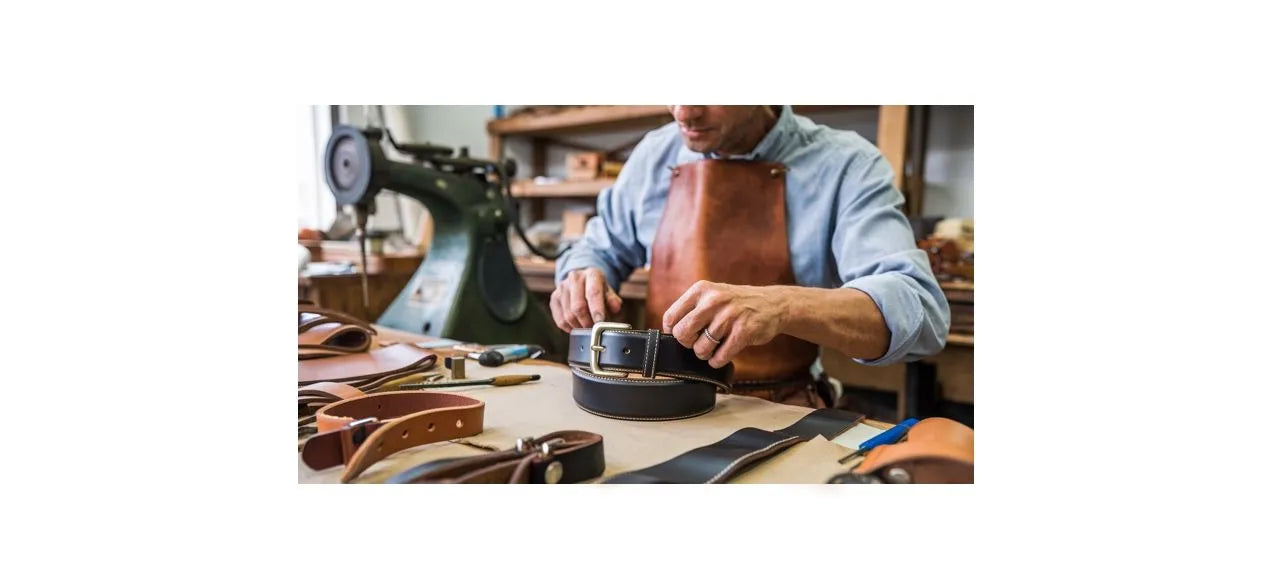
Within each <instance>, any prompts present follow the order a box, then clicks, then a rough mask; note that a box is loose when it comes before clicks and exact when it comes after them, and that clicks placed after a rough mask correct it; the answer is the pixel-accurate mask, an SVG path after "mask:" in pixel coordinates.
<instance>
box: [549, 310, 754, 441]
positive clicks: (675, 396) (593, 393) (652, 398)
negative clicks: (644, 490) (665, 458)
mask: <svg viewBox="0 0 1280 580" xmlns="http://www.w3.org/2000/svg"><path fill="white" fill-rule="evenodd" d="M569 366H571V367H572V370H573V400H574V402H576V403H577V404H578V406H579V407H581V408H582V409H583V410H584V411H587V412H588V413H592V414H595V415H600V416H603V417H609V418H612V419H626V420H631V421H666V420H671V419H685V418H688V417H696V416H698V415H702V414H704V413H707V412H708V411H711V410H712V409H714V408H715V406H716V390H717V389H725V390H727V389H728V388H729V377H730V376H731V375H732V374H733V364H732V363H731V364H728V365H725V366H724V367H722V368H719V369H715V368H711V365H710V364H709V363H707V361H704V360H702V359H700V358H698V355H697V354H695V353H694V352H693V350H691V349H688V348H685V347H684V346H683V345H681V344H680V342H679V341H677V340H676V338H675V337H674V336H671V335H670V334H663V333H662V332H660V331H658V330H631V326H630V325H627V324H620V323H615V322H597V323H596V324H595V325H594V326H592V327H591V328H589V329H587V328H578V329H574V330H573V332H571V333H570V334H569ZM628 373H635V374H638V375H640V376H639V377H636V378H632V377H629V376H628ZM660 377H661V378H660Z"/></svg>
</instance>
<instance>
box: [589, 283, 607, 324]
mask: <svg viewBox="0 0 1280 580" xmlns="http://www.w3.org/2000/svg"><path fill="white" fill-rule="evenodd" d="M586 278H587V283H586V288H587V309H589V310H590V311H591V322H592V323H596V322H603V321H604V289H605V288H607V287H608V286H609V284H608V283H606V282H605V281H604V274H601V273H600V272H598V271H595V270H592V271H590V272H587V276H586Z"/></svg>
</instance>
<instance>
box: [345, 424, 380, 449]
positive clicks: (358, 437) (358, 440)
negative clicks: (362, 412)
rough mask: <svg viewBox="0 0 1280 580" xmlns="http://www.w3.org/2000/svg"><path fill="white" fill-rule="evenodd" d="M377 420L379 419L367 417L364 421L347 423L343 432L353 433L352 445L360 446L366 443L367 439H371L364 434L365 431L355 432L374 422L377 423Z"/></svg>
mask: <svg viewBox="0 0 1280 580" xmlns="http://www.w3.org/2000/svg"><path fill="white" fill-rule="evenodd" d="M377 420H378V419H377V418H376V417H365V418H363V419H357V420H355V421H352V422H350V423H347V424H346V425H343V426H342V430H343V431H353V433H352V434H351V443H352V444H354V445H360V444H362V443H364V440H365V439H368V438H369V435H368V434H367V433H365V432H364V429H360V430H359V431H355V429H356V427H364V426H365V425H368V424H370V423H373V422H374V421H377Z"/></svg>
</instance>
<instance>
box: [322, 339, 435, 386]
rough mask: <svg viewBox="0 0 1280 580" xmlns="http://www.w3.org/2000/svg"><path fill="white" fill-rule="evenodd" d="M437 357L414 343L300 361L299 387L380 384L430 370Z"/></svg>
mask: <svg viewBox="0 0 1280 580" xmlns="http://www.w3.org/2000/svg"><path fill="white" fill-rule="evenodd" d="M435 364H436V355H435V354H434V353H432V352H431V351H428V350H425V349H422V348H418V347H416V346H414V345H412V344H393V345H391V346H388V347H386V348H380V349H377V350H373V351H370V352H366V353H360V354H348V355H343V356H334V357H329V358H320V359H310V360H300V361H298V386H305V385H310V384H312V383H319V382H325V381H328V382H333V383H348V384H352V385H353V386H355V384H354V383H360V382H363V381H376V380H379V379H384V378H387V377H390V376H393V375H396V374H405V373H408V374H412V373H414V372H421V371H425V370H428V369H430V368H431V367H433V366H435Z"/></svg>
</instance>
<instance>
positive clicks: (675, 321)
mask: <svg viewBox="0 0 1280 580" xmlns="http://www.w3.org/2000/svg"><path fill="white" fill-rule="evenodd" d="M785 290H786V288H785V287H781V286H738V285H734V284H717V283H715V282H708V281H706V280H700V281H698V282H696V283H694V284H693V285H692V286H690V287H689V289H688V290H686V291H685V293H684V294H683V295H682V296H680V298H679V299H678V300H676V301H675V303H674V304H672V305H671V308H668V309H667V312H666V314H664V315H663V316H662V331H663V332H666V333H669V334H672V335H674V336H675V337H676V340H679V341H680V344H682V345H684V346H685V347H688V348H692V349H693V351H694V352H695V353H697V355H698V358H700V359H702V360H708V359H709V360H710V363H711V366H712V367H713V368H720V367H723V366H724V365H726V364H728V363H729V361H730V360H733V357H735V356H737V355H738V353H739V352H741V351H742V349H744V348H746V347H748V346H755V345H760V344H764V343H766V342H769V341H770V340H773V338H774V337H775V336H777V335H778V333H779V330H780V329H781V328H782V325H783V319H784V316H785V315H786V313H787V304H786V303H787V300H786V296H785V292H784V291H785ZM703 329H706V331H707V332H708V333H710V334H711V337H712V338H715V339H716V340H718V341H720V344H719V345H717V344H716V343H715V342H714V341H712V340H710V339H708V338H707V336H706V335H705V334H704V333H703Z"/></svg>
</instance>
